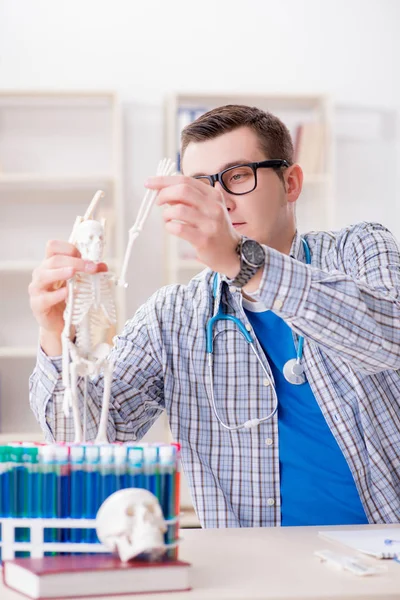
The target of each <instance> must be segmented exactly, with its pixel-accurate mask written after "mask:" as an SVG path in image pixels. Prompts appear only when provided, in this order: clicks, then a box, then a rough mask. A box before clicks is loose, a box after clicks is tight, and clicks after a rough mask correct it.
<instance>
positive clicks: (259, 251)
mask: <svg viewBox="0 0 400 600" xmlns="http://www.w3.org/2000/svg"><path fill="white" fill-rule="evenodd" d="M242 253H243V257H244V259H245V260H246V262H247V263H248V264H249V265H250V266H252V267H260V266H261V265H263V264H264V261H265V254H264V249H263V247H262V246H261V245H260V244H259V243H258V242H255V241H254V240H245V241H244V242H243V244H242Z"/></svg>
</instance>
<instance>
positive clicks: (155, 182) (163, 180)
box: [144, 175, 188, 190]
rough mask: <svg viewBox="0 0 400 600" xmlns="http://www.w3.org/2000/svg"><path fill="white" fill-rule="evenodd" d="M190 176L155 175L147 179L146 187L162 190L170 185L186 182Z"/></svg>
mask: <svg viewBox="0 0 400 600" xmlns="http://www.w3.org/2000/svg"><path fill="white" fill-rule="evenodd" d="M187 179H188V177H186V176H185V175H165V176H163V175H159V176H155V177H148V178H147V179H146V181H145V184H144V187H146V188H149V189H150V190H161V189H162V188H164V187H168V186H169V185H178V184H180V183H185V182H186V180H187Z"/></svg>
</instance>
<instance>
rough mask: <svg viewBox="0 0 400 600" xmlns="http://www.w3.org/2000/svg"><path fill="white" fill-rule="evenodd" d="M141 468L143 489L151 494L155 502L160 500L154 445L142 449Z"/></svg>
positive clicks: (156, 457)
mask: <svg viewBox="0 0 400 600" xmlns="http://www.w3.org/2000/svg"><path fill="white" fill-rule="evenodd" d="M143 466H144V475H145V488H146V490H149V491H150V492H152V493H153V494H154V495H155V496H156V498H157V500H158V501H159V502H161V498H160V475H159V472H158V448H157V446H156V445H153V444H151V445H148V446H144V447H143Z"/></svg>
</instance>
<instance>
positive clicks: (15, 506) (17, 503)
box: [9, 444, 28, 557]
mask: <svg viewBox="0 0 400 600" xmlns="http://www.w3.org/2000/svg"><path fill="white" fill-rule="evenodd" d="M9 448H10V462H11V516H12V517H16V518H22V517H23V516H25V514H26V506H27V501H28V499H27V485H26V481H25V479H26V477H25V475H26V469H25V465H24V463H23V460H22V455H23V452H24V450H23V448H22V446H21V444H9ZM26 538H27V530H26V529H25V528H21V527H16V528H15V541H16V542H25V541H27V539H26ZM16 556H17V557H21V556H24V554H23V553H21V552H17V553H16Z"/></svg>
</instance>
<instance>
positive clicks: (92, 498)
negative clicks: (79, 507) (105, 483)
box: [84, 444, 100, 542]
mask: <svg viewBox="0 0 400 600" xmlns="http://www.w3.org/2000/svg"><path fill="white" fill-rule="evenodd" d="M99 463H100V447H99V446H95V445H89V444H87V445H86V446H85V482H84V483H85V494H84V515H85V518H87V519H95V518H96V514H97V510H98V507H99V502H100V472H99V467H100V464H99ZM84 541H86V542H96V541H98V540H97V535H96V530H95V529H86V530H85V532H84Z"/></svg>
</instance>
